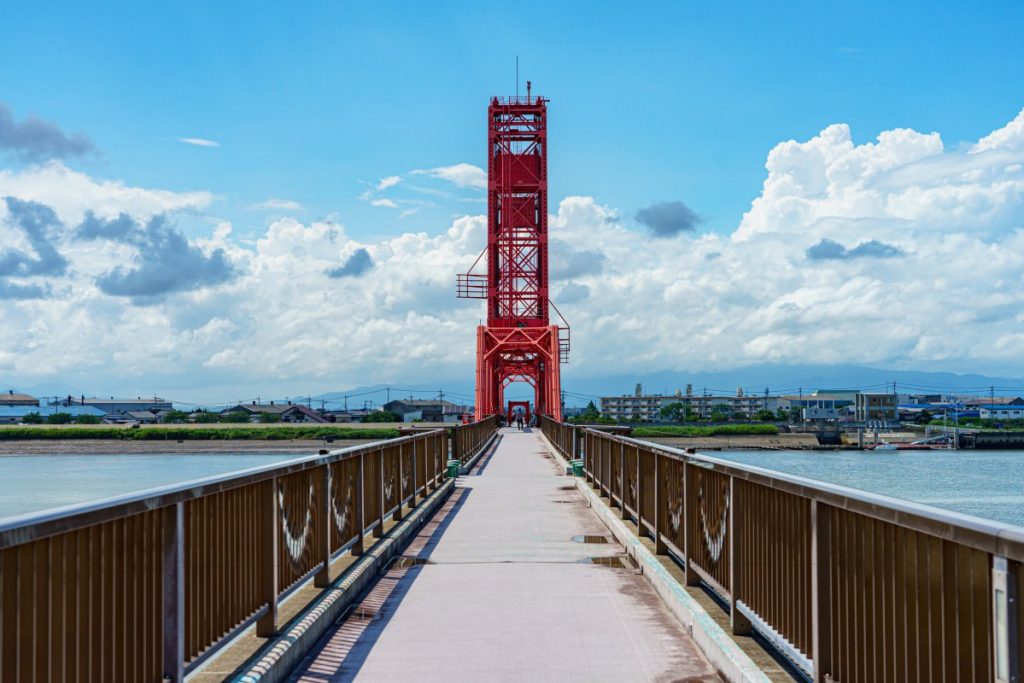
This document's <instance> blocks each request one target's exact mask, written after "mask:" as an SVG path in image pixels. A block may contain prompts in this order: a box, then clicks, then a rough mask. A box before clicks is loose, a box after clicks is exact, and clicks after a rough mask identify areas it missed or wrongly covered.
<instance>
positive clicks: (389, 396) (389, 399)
mask: <svg viewBox="0 0 1024 683" xmlns="http://www.w3.org/2000/svg"><path fill="white" fill-rule="evenodd" d="M385 391H386V392H387V394H386V395H387V397H388V400H387V402H388V403H391V385H390V384H389V385H388V388H387V389H385Z"/></svg>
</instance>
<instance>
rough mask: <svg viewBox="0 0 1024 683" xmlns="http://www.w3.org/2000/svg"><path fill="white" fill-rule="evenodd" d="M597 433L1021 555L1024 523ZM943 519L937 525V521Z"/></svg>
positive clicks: (968, 542)
mask: <svg viewBox="0 0 1024 683" xmlns="http://www.w3.org/2000/svg"><path fill="white" fill-rule="evenodd" d="M585 429H586V431H587V432H590V433H593V434H596V435H599V436H600V437H601V438H605V439H611V440H613V441H619V442H621V443H624V444H630V445H639V446H644V447H646V448H651V449H654V450H658V451H661V452H662V453H665V454H666V455H670V456H673V457H676V458H678V459H680V460H684V461H686V462H689V463H693V464H694V465H696V466H698V467H700V466H711V467H712V468H713V469H715V470H718V471H721V472H723V473H725V474H730V475H732V476H736V477H739V478H742V479H746V480H749V481H752V482H753V483H760V484H767V485H770V486H773V487H774V488H778V489H781V490H784V491H787V492H789V493H793V494H796V495H800V496H804V497H806V498H812V499H817V500H821V501H822V502H824V503H827V504H829V505H832V506H835V507H839V508H844V509H848V510H850V511H852V512H857V513H860V514H864V515H868V516H870V517H874V518H876V519H881V520H884V521H887V522H893V523H895V524H898V525H901V526H905V527H908V528H912V529H915V530H919V531H923V532H925V533H928V534H932V535H935V536H939V537H943V538H949V539H950V540H955V541H957V542H960V543H964V544H966V545H970V546H973V547H976V548H978V549H980V550H985V551H988V552H992V553H995V554H999V555H1004V556H1006V557H1009V558H1011V559H1014V560H1017V561H1024V527H1021V526H1016V525H1013V524H1007V523H1005V522H997V521H994V520H988V519H984V518H981V517H975V516H974V515H968V514H964V513H961V512H954V511H952V510H944V509H942V508H937V507H933V506H931V505H926V504H924V503H915V502H913V501H909V500H904V499H902V498H894V497H892V496H886V495H884V494H880V493H871V492H869V491H862V490H860V489H854V488H850V487H847V486H841V485H839V484H831V483H829V482H825V481H819V480H817V479H809V478H807V477H801V476H798V475H793V474H786V473H784V472H778V471H776V470H770V469H767V468H763V467H758V466H756V465H745V464H742V463H737V462H734V461H730V460H723V459H721V458H715V457H711V456H708V455H702V454H695V453H687V452H685V451H683V450H681V449H678V448H673V447H671V446H663V445H661V444H656V443H653V442H650V441H644V440H642V439H634V438H632V437H626V436H619V435H616V434H611V433H609V432H602V431H600V430H596V429H591V428H589V427H588V428H585ZM938 525H941V526H938Z"/></svg>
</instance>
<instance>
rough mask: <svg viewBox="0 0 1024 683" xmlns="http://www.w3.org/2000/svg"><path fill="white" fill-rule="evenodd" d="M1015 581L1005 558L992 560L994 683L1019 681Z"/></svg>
mask: <svg viewBox="0 0 1024 683" xmlns="http://www.w3.org/2000/svg"><path fill="white" fill-rule="evenodd" d="M1018 578H1019V577H1017V576H1015V575H1014V572H1012V571H1011V569H1010V563H1009V562H1008V561H1007V559H1006V558H1005V557H1001V556H999V555H993V556H992V636H993V637H992V657H993V664H994V666H993V671H994V672H995V681H996V683H1019V682H1020V680H1021V671H1020V666H1021V662H1020V645H1019V641H1018V639H1019V638H1020V637H1021V632H1020V626H1021V625H1020V624H1019V623H1018V615H1019V614H1020V610H1019V607H1018V602H1017V600H1018V599H1019V596H1018V593H1017V579H1018Z"/></svg>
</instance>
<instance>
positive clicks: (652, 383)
mask: <svg viewBox="0 0 1024 683" xmlns="http://www.w3.org/2000/svg"><path fill="white" fill-rule="evenodd" d="M562 379H563V381H562V384H563V387H562V388H563V389H564V390H565V392H566V397H565V403H566V405H568V406H579V405H585V404H586V403H587V402H588V401H590V400H594V401H595V402H596V401H597V399H598V398H599V397H601V396H617V395H622V394H632V393H633V392H634V391H635V389H636V385H637V384H641V385H643V389H644V392H645V393H648V394H659V393H665V394H673V393H675V392H676V390H680V391H683V392H685V391H686V385H687V384H690V385H692V387H693V391H694V393H695V394H700V393H703V392H704V390H705V388H706V389H707V391H708V393H711V394H728V395H732V394H735V393H736V389H737V388H739V387H742V388H743V391H744V393H747V394H758V395H760V394H763V393H764V391H765V389H767V390H768V392H769V393H770V394H772V395H776V394H790V393H792V394H795V393H798V392H799V391H800V390H801V389H802V390H803V391H804V393H809V392H812V391H814V390H815V389H860V390H873V391H892V386H893V382H896V389H897V391H898V392H899V393H901V394H912V393H921V394H927V393H973V394H978V395H984V394H987V393H989V391H992V390H994V393H995V394H996V395H1006V394H1021V395H1024V379H1021V378H1011V377H993V376H988V375H979V374H956V373H952V372H926V371H920V370H888V369H885V368H872V367H866V366H862V365H850V364H836V365H825V364H816V365H813V364H807V365H773V364H762V365H749V366H746V367H742V368H737V369H734V370H716V371H709V372H685V371H679V370H663V371H660V372H652V373H640V374H622V375H604V376H596V377H573V376H572V375H571V374H570V375H568V376H565V377H563V378H562ZM442 391H443V394H444V397H445V399H447V400H450V401H452V402H454V403H466V404H471V403H473V382H471V381H467V380H465V379H455V378H453V379H452V380H451V381H443V382H432V383H409V384H403V385H391V386H390V391H389V387H388V385H385V384H375V385H367V386H359V387H353V388H351V389H347V390H343V391H332V392H328V393H324V394H320V395H318V396H314V397H312V403H313V404H314V406H316V407H318V406H319V404H320V402H321V401H323V402H324V404H325V405H326V406H327V407H330V408H335V409H337V408H341V407H342V406H343V405H344V403H345V400H346V398H345V397H346V396H347V397H348V399H347V401H348V406H349V408H362V407H363V406H364V402H365V403H366V405H367V406H372V407H380V406H381V405H383V404H384V403H386V402H387V400H388V398H389V397H390V399H392V400H393V399H398V398H408V397H409V396H412V397H413V398H420V399H422V398H437V397H438V396H439V395H440V392H442ZM532 395H533V392H532V390H531V389H529V387H526V386H525V385H520V384H513V385H511V386H510V387H509V389H508V390H507V392H506V397H507V398H509V399H516V398H532Z"/></svg>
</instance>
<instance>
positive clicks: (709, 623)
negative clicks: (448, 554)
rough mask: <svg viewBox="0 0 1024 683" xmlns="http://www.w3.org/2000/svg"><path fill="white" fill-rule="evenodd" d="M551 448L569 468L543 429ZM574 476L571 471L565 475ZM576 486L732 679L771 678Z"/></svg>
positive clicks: (589, 492)
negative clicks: (570, 473)
mask: <svg viewBox="0 0 1024 683" xmlns="http://www.w3.org/2000/svg"><path fill="white" fill-rule="evenodd" d="M540 434H541V437H542V438H543V439H544V442H545V443H546V444H547V447H548V450H549V451H550V452H551V454H552V455H553V456H554V458H555V460H556V461H557V462H558V463H559V464H560V465H561V466H562V471H563V472H564V471H566V468H567V467H569V463H568V462H567V461H566V460H565V458H563V457H562V455H561V454H560V453H559V452H558V450H557V449H556V448H555V447H554V446H553V445H552V444H551V442H550V441H549V440H548V438H547V436H545V435H544V434H543V433H540ZM565 476H571V475H565ZM572 478H573V479H574V480H575V484H576V490H577V491H579V492H580V493H581V494H582V495H583V497H584V498H586V500H587V503H588V504H589V505H590V508H591V509H592V510H593V511H594V512H595V513H597V516H598V518H599V519H600V520H601V521H602V522H603V523H604V525H605V526H606V527H608V530H609V531H611V532H612V535H613V536H615V539H616V540H617V541H618V542H619V543H621V544H622V546H623V547H624V548H625V549H626V553H627V554H628V555H629V556H630V557H632V558H633V560H634V561H635V562H636V563H637V565H638V566H639V567H640V570H641V573H642V574H643V576H644V578H645V579H647V582H648V583H649V584H651V586H652V587H653V588H654V591H655V592H656V593H657V594H658V596H659V597H660V598H661V600H662V602H664V603H665V606H666V607H668V610H669V611H670V612H671V613H672V615H673V616H674V617H675V618H676V620H677V621H679V623H680V624H681V625H682V626H683V628H684V629H686V631H687V633H689V634H690V637H691V638H693V640H694V642H695V643H697V646H698V647H699V648H700V649H701V651H702V652H703V653H704V656H705V657H707V658H708V660H709V661H710V662H711V664H712V665H713V666H714V667H715V668H716V669H718V670H719V671H720V672H721V674H722V675H723V676H725V678H726V679H727V680H728V681H730V683H741V682H742V683H748V682H749V683H768V681H769V680H770V679H769V678H768V676H766V675H765V673H764V672H763V671H761V669H759V668H758V666H757V665H756V664H755V663H754V660H752V659H751V658H750V656H749V655H747V653H746V652H744V651H743V650H742V649H741V648H740V646H739V645H738V644H737V643H736V641H735V640H733V639H732V637H730V635H729V634H728V633H726V632H725V630H723V629H722V627H721V626H719V625H718V624H717V623H716V622H715V620H714V619H712V618H711V615H709V614H708V613H707V610H705V609H704V607H703V606H701V604H700V603H699V602H697V601H696V600H694V598H693V596H691V595H690V594H689V593H687V592H686V589H685V588H683V586H682V584H680V583H679V582H678V581H676V580H675V578H674V577H673V576H672V575H671V574H670V573H669V572H668V570H667V569H665V567H664V566H663V565H662V564H661V562H660V561H658V558H657V557H656V556H655V555H654V553H652V552H651V551H650V550H648V549H647V548H646V547H645V546H644V544H643V543H642V542H641V541H640V539H639V538H637V537H636V536H635V535H634V534H633V532H632V531H631V530H630V529H629V528H628V527H627V526H626V525H625V524H623V523H622V520H621V519H619V518H618V515H617V513H615V512H614V511H613V510H612V509H611V508H610V507H608V506H607V505H606V504H605V503H604V501H603V500H601V498H600V497H599V496H598V495H597V494H596V493H594V491H593V489H591V488H590V486H588V485H587V482H586V479H584V478H580V477H572Z"/></svg>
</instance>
